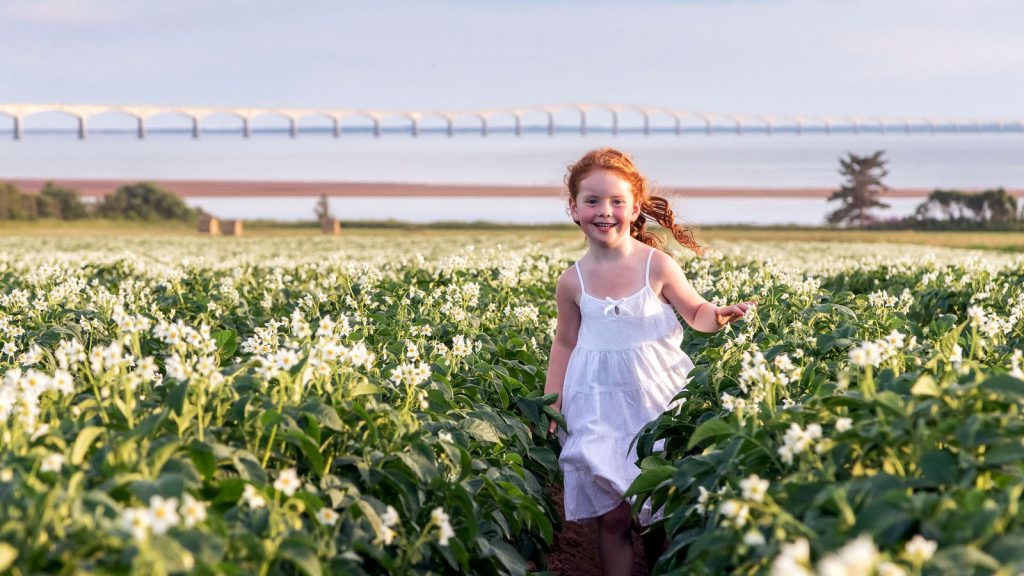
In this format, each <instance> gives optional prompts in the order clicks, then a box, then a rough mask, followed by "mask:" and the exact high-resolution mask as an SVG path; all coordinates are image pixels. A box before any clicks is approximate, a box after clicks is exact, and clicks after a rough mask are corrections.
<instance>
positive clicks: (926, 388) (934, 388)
mask: <svg viewBox="0 0 1024 576" xmlns="http://www.w3.org/2000/svg"><path fill="white" fill-rule="evenodd" d="M910 393H911V394H913V395H914V396H933V397H936V398H937V397H939V396H942V390H941V389H940V388H939V385H938V384H936V383H935V379H934V378H932V377H931V376H930V375H929V374H924V375H922V376H921V377H920V378H918V379H917V382H914V386H913V387H912V388H911V389H910Z"/></svg>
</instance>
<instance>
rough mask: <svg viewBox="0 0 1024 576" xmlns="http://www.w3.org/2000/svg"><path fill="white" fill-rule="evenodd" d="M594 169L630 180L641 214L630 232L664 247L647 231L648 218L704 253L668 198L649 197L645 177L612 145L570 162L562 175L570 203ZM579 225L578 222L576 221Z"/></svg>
mask: <svg viewBox="0 0 1024 576" xmlns="http://www.w3.org/2000/svg"><path fill="white" fill-rule="evenodd" d="M594 170H608V171H610V172H614V173H615V174H617V175H618V176H619V177H621V178H622V179H623V180H625V181H626V182H628V183H629V185H630V188H631V189H632V190H633V197H634V199H635V200H636V201H637V202H639V203H640V216H639V217H638V218H637V219H636V221H634V222H633V223H632V224H630V226H629V235H630V236H632V237H633V238H636V239H637V240H639V241H641V242H643V243H644V244H647V245H648V246H652V247H654V248H658V249H664V246H665V241H664V239H662V237H661V236H659V235H657V234H654V233H652V232H648V231H647V220H653V221H655V222H657V223H658V224H659V225H660V226H662V227H663V228H665V229H666V230H668V231H670V232H671V233H672V237H673V238H675V239H676V241H678V242H679V243H680V244H681V245H683V246H685V247H687V248H689V249H690V250H693V251H694V252H696V253H697V255H701V254H703V253H704V248H703V247H702V246H701V245H700V244H697V241H696V240H695V239H694V238H693V232H692V231H691V230H688V229H687V228H684V227H683V226H681V225H679V224H676V221H675V214H673V212H672V208H670V207H669V204H668V200H665V199H664V198H662V197H661V196H652V195H651V193H650V190H649V184H648V182H647V179H646V178H644V176H643V175H642V174H640V171H639V170H637V169H636V165H634V164H633V159H632V158H630V157H629V155H628V154H626V153H624V152H620V151H618V150H616V149H614V148H598V149H596V150H591V151H590V152H587V153H586V154H584V155H583V157H582V158H580V159H579V160H578V161H576V163H574V164H570V165H569V171H568V173H567V174H566V175H565V186H566V188H568V189H569V197H570V198H572V200H573V202H575V201H576V196H577V195H578V194H579V193H580V182H581V181H582V180H583V179H584V178H586V177H587V175H589V174H590V173H591V172H592V171H594ZM574 221H575V222H576V225H577V226H579V224H580V223H579V221H576V220H575V219H574Z"/></svg>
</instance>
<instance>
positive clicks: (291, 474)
mask: <svg viewBox="0 0 1024 576" xmlns="http://www.w3.org/2000/svg"><path fill="white" fill-rule="evenodd" d="M300 486H302V483H301V482H299V475H298V473H296V472H295V468H286V469H285V470H282V471H281V474H279V475H278V477H277V480H275V481H274V490H277V491H279V492H282V493H283V494H284V495H285V496H292V495H294V494H295V491H296V490H298V489H299V487H300Z"/></svg>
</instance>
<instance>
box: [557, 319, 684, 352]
mask: <svg viewBox="0 0 1024 576" xmlns="http://www.w3.org/2000/svg"><path fill="white" fill-rule="evenodd" d="M666 328H667V329H666V330H664V332H663V333H661V334H657V335H652V334H648V333H641V334H614V333H609V332H608V331H590V330H582V329H581V330H580V332H579V336H578V337H577V339H576V348H580V349H583V350H588V351H593V352H616V351H623V350H632V349H637V348H642V347H644V346H645V345H649V344H654V343H657V342H662V341H667V342H669V343H671V344H673V345H674V346H679V345H680V344H681V343H682V342H683V327H682V326H680V325H679V324H678V323H676V325H675V326H669V327H666Z"/></svg>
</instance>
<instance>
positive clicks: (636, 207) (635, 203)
mask: <svg viewBox="0 0 1024 576" xmlns="http://www.w3.org/2000/svg"><path fill="white" fill-rule="evenodd" d="M639 217H640V201H639V200H633V214H632V215H631V216H630V217H629V221H630V222H636V219H637V218H639Z"/></svg>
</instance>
